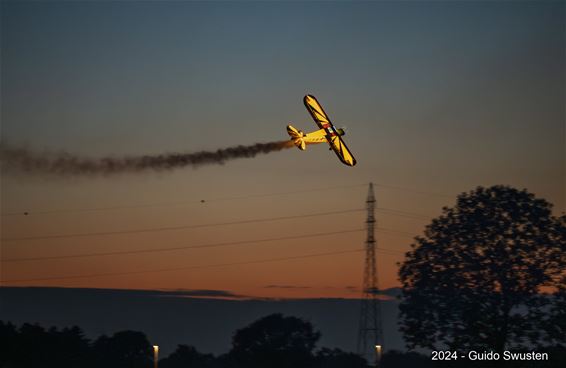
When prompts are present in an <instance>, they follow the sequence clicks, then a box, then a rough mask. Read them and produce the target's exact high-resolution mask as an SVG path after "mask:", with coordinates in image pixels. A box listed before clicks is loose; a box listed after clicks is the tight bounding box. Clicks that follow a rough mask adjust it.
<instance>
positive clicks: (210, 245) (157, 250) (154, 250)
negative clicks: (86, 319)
mask: <svg viewBox="0 0 566 368" xmlns="http://www.w3.org/2000/svg"><path fill="white" fill-rule="evenodd" d="M361 231H364V229H352V230H342V231H332V232H324V233H312V234H303V235H294V236H283V237H278V238H264V239H256V240H242V241H236V242H221V243H208V244H199V245H188V246H182V247H170V248H147V249H136V250H125V251H115V252H99V253H81V254H69V255H58V256H45V257H27V258H8V259H3V260H2V261H1V262H2V263H5V262H6V263H7V262H24V261H44V260H52V259H68V258H87V257H102V256H117V255H126V254H142V253H161V252H173V251H182V250H189V249H202V248H216V247H225V246H231V245H250V244H256V243H266V242H272V241H279V240H293V239H303V238H315V237H320V236H330V235H338V234H347V233H355V232H361Z"/></svg>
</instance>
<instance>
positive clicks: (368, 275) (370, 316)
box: [358, 183, 383, 366]
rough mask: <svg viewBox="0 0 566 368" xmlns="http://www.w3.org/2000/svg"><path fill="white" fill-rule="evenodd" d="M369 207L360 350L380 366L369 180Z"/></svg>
mask: <svg viewBox="0 0 566 368" xmlns="http://www.w3.org/2000/svg"><path fill="white" fill-rule="evenodd" d="M366 207H367V211H368V214H367V220H366V227H367V239H366V259H365V267H364V282H363V290H362V302H361V311H360V328H359V331H358V354H359V355H361V356H362V357H364V358H366V359H367V361H368V362H371V361H372V360H373V361H374V362H375V366H378V364H379V360H380V358H381V349H382V347H383V330H382V327H381V305H380V301H379V299H378V295H377V293H378V292H379V283H378V279H377V265H376V263H375V236H374V233H375V216H374V212H375V195H374V194H373V184H372V183H369V190H368V196H367V200H366ZM372 358H373V359H372Z"/></svg>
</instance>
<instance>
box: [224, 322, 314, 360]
mask: <svg viewBox="0 0 566 368" xmlns="http://www.w3.org/2000/svg"><path fill="white" fill-rule="evenodd" d="M319 338H320V333H319V332H318V331H315V330H314V328H313V326H312V324H310V323H309V322H307V321H304V320H302V319H300V318H297V317H292V316H288V317H286V316H283V315H282V314H279V313H276V314H271V315H269V316H266V317H263V318H261V319H259V320H257V321H255V322H253V323H252V324H250V325H249V326H247V327H244V328H242V329H240V330H238V331H236V333H235V335H234V338H233V339H232V350H231V351H230V355H231V357H232V359H233V360H234V362H235V363H236V365H237V366H239V367H245V368H255V367H257V368H265V367H271V368H310V367H313V366H314V365H315V364H316V361H315V357H314V355H313V349H314V348H315V345H316V342H317V341H318V339H319Z"/></svg>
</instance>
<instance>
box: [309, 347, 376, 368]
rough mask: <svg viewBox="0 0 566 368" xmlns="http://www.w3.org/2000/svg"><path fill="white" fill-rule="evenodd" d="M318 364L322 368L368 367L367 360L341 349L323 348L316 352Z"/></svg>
mask: <svg viewBox="0 0 566 368" xmlns="http://www.w3.org/2000/svg"><path fill="white" fill-rule="evenodd" d="M316 359H317V361H318V362H317V366H318V367H320V368H346V367H348V368H367V366H368V364H367V361H366V360H365V359H364V358H362V357H361V356H359V355H358V354H354V353H347V352H345V351H342V350H340V349H328V348H322V349H320V351H319V352H318V353H317V354H316Z"/></svg>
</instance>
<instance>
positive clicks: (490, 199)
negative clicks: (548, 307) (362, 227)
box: [399, 186, 566, 351]
mask: <svg viewBox="0 0 566 368" xmlns="http://www.w3.org/2000/svg"><path fill="white" fill-rule="evenodd" d="M551 209H552V205H551V204H550V203H548V202H547V201H545V200H543V199H538V198H535V196H534V195H533V194H531V193H529V192H527V191H526V190H521V191H519V190H517V189H514V188H511V187H508V186H493V187H489V188H483V187H478V188H477V189H476V190H474V191H471V192H468V193H463V194H461V195H459V196H458V198H457V203H456V206H454V207H453V208H443V213H442V215H441V216H440V217H438V218H436V219H434V220H433V221H432V223H431V224H430V225H428V226H427V227H426V230H425V233H424V236H421V237H416V238H415V242H416V244H413V245H412V247H413V249H412V250H411V251H410V252H408V253H407V255H406V258H405V261H404V263H403V264H402V265H401V267H400V270H399V277H400V280H401V283H402V284H403V288H402V289H403V293H402V296H401V299H402V300H401V304H400V313H401V319H400V324H401V331H402V332H403V334H404V337H405V341H406V342H407V344H408V346H409V347H410V348H414V347H419V346H420V347H425V348H431V349H435V348H441V347H448V348H452V349H458V350H465V349H475V350H479V349H482V348H485V349H495V350H497V351H501V350H503V349H504V348H505V347H521V346H522V345H523V344H525V343H526V340H527V338H528V337H529V336H534V335H533V331H536V330H537V329H538V328H539V326H538V325H537V321H534V320H530V319H529V318H528V317H527V316H528V313H527V312H526V310H528V309H529V308H538V309H539V310H540V308H544V306H543V305H541V302H540V300H541V299H540V298H539V295H540V294H539V292H540V291H541V289H542V288H544V287H549V288H556V287H557V285H558V279H559V277H560V274H561V273H562V272H563V270H564V269H566V265H565V262H564V256H563V254H564V252H565V251H566V248H565V244H566V243H565V239H566V237H565V236H564V234H565V232H564V223H563V222H562V221H560V219H557V218H556V217H553V216H552V214H551ZM537 300H538V302H537Z"/></svg>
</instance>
